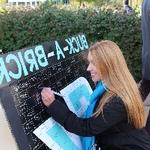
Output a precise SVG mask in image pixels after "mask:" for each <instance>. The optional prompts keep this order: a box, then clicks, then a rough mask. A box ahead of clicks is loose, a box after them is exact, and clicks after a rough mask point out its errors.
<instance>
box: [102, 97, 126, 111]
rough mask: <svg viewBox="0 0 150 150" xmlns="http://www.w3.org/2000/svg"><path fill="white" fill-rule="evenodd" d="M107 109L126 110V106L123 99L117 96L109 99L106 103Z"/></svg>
mask: <svg viewBox="0 0 150 150" xmlns="http://www.w3.org/2000/svg"><path fill="white" fill-rule="evenodd" d="M105 107H112V108H113V107H115V108H118V109H124V108H125V105H124V103H123V101H122V99H121V97H119V96H117V95H113V96H111V97H110V98H109V99H108V102H107V103H106V105H105Z"/></svg>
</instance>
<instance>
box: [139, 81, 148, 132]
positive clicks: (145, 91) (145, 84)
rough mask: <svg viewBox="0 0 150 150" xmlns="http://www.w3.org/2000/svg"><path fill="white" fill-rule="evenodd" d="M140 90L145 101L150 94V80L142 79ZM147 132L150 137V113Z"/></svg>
mask: <svg viewBox="0 0 150 150" xmlns="http://www.w3.org/2000/svg"><path fill="white" fill-rule="evenodd" d="M139 90H140V92H141V96H142V99H143V101H144V100H145V99H146V97H147V96H148V94H149V93H150V80H146V79H142V81H141V82H140V88H139ZM146 130H147V131H148V133H149V135H150V112H149V115H148V118H147V123H146Z"/></svg>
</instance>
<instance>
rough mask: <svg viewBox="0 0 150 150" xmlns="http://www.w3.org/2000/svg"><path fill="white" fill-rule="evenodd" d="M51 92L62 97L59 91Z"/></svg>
mask: <svg viewBox="0 0 150 150" xmlns="http://www.w3.org/2000/svg"><path fill="white" fill-rule="evenodd" d="M53 93H54V94H55V95H58V96H61V97H64V95H62V94H60V93H58V92H55V91H53Z"/></svg>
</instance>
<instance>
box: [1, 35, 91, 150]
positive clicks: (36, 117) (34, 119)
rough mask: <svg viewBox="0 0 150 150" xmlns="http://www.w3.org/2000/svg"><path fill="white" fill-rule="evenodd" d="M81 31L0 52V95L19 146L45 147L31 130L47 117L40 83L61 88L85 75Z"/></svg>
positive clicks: (41, 149)
mask: <svg viewBox="0 0 150 150" xmlns="http://www.w3.org/2000/svg"><path fill="white" fill-rule="evenodd" d="M88 48H89V45H88V42H87V39H86V37H85V35H84V34H80V35H77V36H73V37H70V38H66V39H64V40H60V41H53V42H47V43H44V44H41V45H37V46H33V47H30V48H25V49H22V50H18V51H14V52H10V53H7V54H3V55H0V98H1V103H2V106H3V108H4V110H5V112H6V116H7V119H8V121H9V124H10V127H11V131H12V133H13V135H14V137H15V139H16V142H17V144H18V147H19V149H20V150H48V149H49V148H48V147H46V145H45V144H44V143H42V142H41V141H40V140H39V139H38V138H37V137H36V136H35V135H34V134H33V130H34V129H36V128H37V127H38V126H39V125H40V124H42V123H43V122H44V121H45V120H47V119H48V118H49V117H50V116H49V115H48V114H47V112H46V109H45V106H44V105H43V104H42V102H41V96H40V90H39V89H40V87H45V86H50V87H51V88H52V89H53V90H55V91H60V90H61V89H62V88H64V87H65V86H67V85H68V84H69V83H71V82H72V81H74V80H75V79H77V78H78V77H81V76H83V77H86V79H87V80H90V77H89V75H88V74H87V72H86V68H87V62H86V59H84V58H85V56H86V54H87V49H88Z"/></svg>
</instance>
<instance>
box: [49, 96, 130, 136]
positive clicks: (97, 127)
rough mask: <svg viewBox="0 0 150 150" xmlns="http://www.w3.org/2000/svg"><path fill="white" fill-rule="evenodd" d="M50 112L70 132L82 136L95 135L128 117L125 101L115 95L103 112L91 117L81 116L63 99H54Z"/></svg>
mask: <svg viewBox="0 0 150 150" xmlns="http://www.w3.org/2000/svg"><path fill="white" fill-rule="evenodd" d="M48 113H49V114H50V115H51V116H52V117H53V119H54V120H56V121H57V122H58V123H60V124H61V125H62V126H63V127H64V128H65V129H66V130H68V131H69V132H72V133H75V134H78V135H81V136H93V135H97V134H99V133H102V132H103V131H105V130H107V129H109V128H111V127H112V126H114V125H116V124H117V123H119V122H120V121H122V120H125V119H126V116H127V114H126V111H125V107H124V105H123V102H122V101H121V100H120V98H118V97H113V98H112V99H111V100H110V101H109V102H108V103H107V104H106V105H105V106H104V109H103V114H100V115H99V116H97V117H95V116H93V117H90V118H86V119H83V118H79V117H77V116H76V115H75V114H74V113H73V112H71V111H70V110H69V109H68V107H67V106H66V105H65V104H63V103H62V102H61V101H58V100H54V101H53V102H52V103H51V105H50V106H49V107H48Z"/></svg>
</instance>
